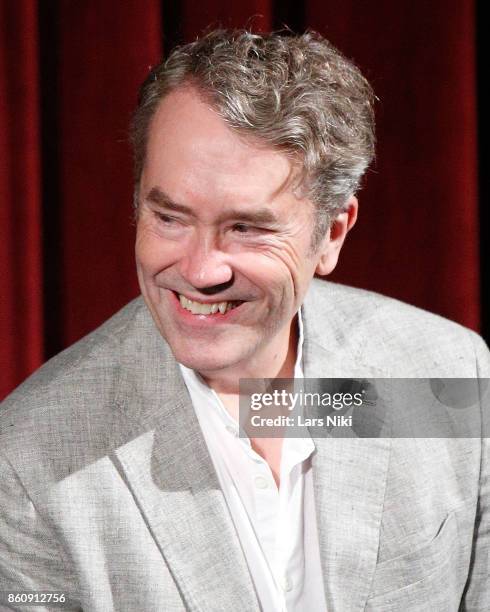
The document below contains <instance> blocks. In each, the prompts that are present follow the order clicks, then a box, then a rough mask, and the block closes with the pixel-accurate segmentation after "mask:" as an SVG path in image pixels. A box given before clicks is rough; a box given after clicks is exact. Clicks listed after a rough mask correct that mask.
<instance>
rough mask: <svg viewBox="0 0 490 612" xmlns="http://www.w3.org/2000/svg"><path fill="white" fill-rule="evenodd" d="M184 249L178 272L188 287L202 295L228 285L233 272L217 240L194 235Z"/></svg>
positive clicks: (207, 236)
mask: <svg viewBox="0 0 490 612" xmlns="http://www.w3.org/2000/svg"><path fill="white" fill-rule="evenodd" d="M185 249H186V252H185V253H184V255H183V257H182V259H181V260H180V270H179V271H180V274H181V276H182V278H183V279H184V280H185V281H186V282H187V283H188V284H189V285H191V286H192V287H194V288H195V289H199V290H201V291H202V292H203V293H207V291H209V290H212V289H213V288H214V287H221V286H229V285H230V283H231V282H232V280H233V270H232V267H231V265H230V264H229V262H228V261H227V254H226V253H224V252H223V251H222V250H220V249H219V246H218V244H217V240H215V239H214V238H213V237H212V236H209V235H202V234H201V235H196V236H195V237H194V238H193V239H192V240H191V241H189V242H188V243H186V245H185Z"/></svg>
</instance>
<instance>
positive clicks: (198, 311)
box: [175, 293, 243, 315]
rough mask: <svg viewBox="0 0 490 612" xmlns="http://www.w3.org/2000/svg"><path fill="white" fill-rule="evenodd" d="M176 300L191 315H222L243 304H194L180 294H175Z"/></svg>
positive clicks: (234, 302) (232, 302) (236, 302)
mask: <svg viewBox="0 0 490 612" xmlns="http://www.w3.org/2000/svg"><path fill="white" fill-rule="evenodd" d="M175 295H176V296H177V299H178V300H179V302H180V305H181V306H182V308H184V309H185V310H188V311H189V312H191V313H192V314H195V315H220V314H221V315H224V314H226V313H227V312H228V311H230V310H233V309H234V308H237V306H240V304H243V300H233V301H228V302H213V303H211V304H210V303H206V304H204V303H202V302H196V301H195V300H190V299H189V298H187V297H186V296H185V295H182V294H181V293H175Z"/></svg>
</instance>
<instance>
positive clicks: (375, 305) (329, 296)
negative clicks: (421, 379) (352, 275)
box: [308, 279, 488, 377]
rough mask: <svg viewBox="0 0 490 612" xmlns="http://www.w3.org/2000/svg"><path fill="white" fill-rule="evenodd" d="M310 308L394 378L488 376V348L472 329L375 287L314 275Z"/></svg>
mask: <svg viewBox="0 0 490 612" xmlns="http://www.w3.org/2000/svg"><path fill="white" fill-rule="evenodd" d="M308 304H309V310H310V311H311V312H313V313H315V317H316V318H317V319H318V318H320V317H321V318H322V319H323V321H324V325H325V322H326V321H330V323H331V325H332V326H333V327H334V329H335V335H336V337H337V338H338V339H339V342H341V343H348V344H350V345H351V346H352V347H354V349H353V350H355V353H356V354H357V355H358V356H359V357H360V358H362V359H364V360H366V361H369V362H370V363H372V364H373V365H375V366H376V367H377V368H379V369H380V370H381V371H385V372H387V374H388V373H389V375H391V376H402V377H405V376H447V377H473V376H477V375H480V376H488V374H487V373H486V372H488V348H487V347H486V345H485V342H484V341H483V340H482V339H481V337H480V336H479V335H478V334H477V333H476V332H474V331H472V330H470V329H468V328H466V327H464V326H462V325H460V324H459V323H456V322H454V321H450V320H448V319H446V318H444V317H442V316H439V315H437V314H434V313H431V312H428V311H425V310H423V309H421V308H418V307H416V306H412V305H410V304H406V303H404V302H401V301H399V300H397V299H394V298H391V297H387V296H383V295H380V294H378V293H375V292H372V291H366V290H364V289H358V288H354V287H348V286H345V285H340V284H337V283H331V282H327V281H323V280H319V279H314V282H313V284H312V287H311V291H310V293H309V294H308Z"/></svg>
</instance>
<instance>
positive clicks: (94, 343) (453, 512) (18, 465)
mask: <svg viewBox="0 0 490 612" xmlns="http://www.w3.org/2000/svg"><path fill="white" fill-rule="evenodd" d="M372 101H373V95H372V92H371V89H370V87H369V85H368V84H367V82H366V81H365V79H364V78H363V77H362V75H361V74H360V73H359V71H358V69H357V68H356V67H355V66H354V65H353V64H352V63H351V62H349V61H348V60H346V59H345V58H344V57H343V56H342V55H341V54H340V53H339V52H338V51H336V50H335V49H334V48H333V47H332V46H331V45H330V44H329V43H328V42H327V41H325V40H324V39H322V38H321V37H320V36H318V35H315V34H311V33H310V34H306V35H304V36H298V37H295V36H281V35H278V34H272V35H263V36H261V35H252V34H250V33H248V32H242V31H239V32H227V31H215V32H211V33H209V34H208V35H206V36H205V37H204V38H202V39H201V40H198V41H196V42H194V43H192V44H190V45H186V46H184V47H182V48H180V49H177V50H176V51H174V53H173V54H172V55H171V56H170V57H169V58H168V60H167V61H166V62H165V63H163V64H161V65H159V66H157V67H156V68H155V69H154V70H153V71H152V73H151V74H150V76H149V77H148V79H147V81H146V82H145V84H144V85H143V88H142V91H141V97H140V101H139V106H138V109H137V111H136V113H135V118H134V122H133V127H132V134H133V143H134V147H135V160H136V190H135V206H136V217H137V239H136V261H137V270H138V278H139V282H140V287H141V292H142V295H143V300H144V301H143V300H142V299H141V298H139V299H137V300H135V301H134V302H132V303H131V304H129V305H128V306H126V307H125V308H124V309H123V310H122V311H121V312H119V313H118V314H117V315H115V316H114V317H113V318H112V319H111V320H110V321H108V322H107V323H106V324H104V325H103V326H102V327H101V328H99V329H98V330H96V331H95V332H94V333H93V334H91V335H90V336H88V337H87V338H85V339H84V340H82V341H81V342H79V343H77V344H76V345H75V346H73V347H71V348H70V349H68V350H67V351H65V352H64V353H62V354H61V355H59V356H58V357H56V358H55V359H53V360H52V361H51V362H49V363H48V364H46V365H45V366H44V367H43V368H41V370H39V372H38V373H37V374H35V375H34V376H33V377H31V378H30V379H29V380H28V381H27V382H26V383H24V384H23V385H22V386H21V387H20V388H19V389H18V390H17V391H16V392H14V393H13V394H12V396H11V397H10V398H9V399H7V400H6V402H5V405H4V407H3V408H2V411H1V446H0V449H1V450H0V453H1V462H2V463H1V470H0V516H1V520H2V526H1V529H0V585H1V586H0V591H1V590H3V591H4V592H5V593H6V592H9V593H12V592H20V591H44V592H46V591H50V592H57V593H63V594H65V595H66V597H67V598H68V599H69V600H70V602H71V603H70V605H71V606H72V608H73V609H83V610H91V611H97V612H98V611H100V612H108V611H110V610H117V611H119V610H138V611H139V610H144V611H145V612H150V611H154V610H155V611H156V610H172V611H173V610H175V611H177V610H202V611H205V612H208V611H214V610H226V611H229V610H230V611H231V610H247V611H248V610H260V609H263V610H265V611H266V612H269V611H275V610H288V611H291V610H294V611H298V610H305V611H306V610H307V611H310V610H313V611H318V612H320V611H324V610H328V611H329V612H351V611H360V610H376V611H377V610H404V611H405V610H407V611H408V610H410V611H415V610H429V609H430V610H441V611H445V612H446V611H451V610H455V611H456V610H458V609H462V610H481V611H483V610H487V609H488V608H489V606H490V591H489V585H488V572H489V549H490V541H489V538H490V523H489V514H490V508H489V503H490V501H489V500H490V490H489V487H490V483H489V478H488V447H487V446H486V445H483V443H482V440H481V439H479V438H478V437H474V438H465V439H444V438H438V439H434V438H428V439H426V438H421V437H420V438H412V439H391V438H389V437H383V438H367V439H355V438H354V439H353V438H344V437H340V438H336V437H335V436H334V435H332V436H328V437H323V438H321V437H320V438H312V437H309V436H308V435H305V437H304V438H287V437H285V438H283V437H269V438H261V437H256V438H250V439H249V438H242V437H239V436H238V435H237V434H238V425H237V420H238V397H239V380H240V379H244V378H290V377H293V376H295V377H296V378H300V377H302V376H305V377H310V378H315V377H323V378H335V377H363V378H365V377H385V378H390V377H405V378H415V377H419V376H424V377H429V376H432V377H438V378H445V377H467V378H476V377H478V376H480V377H483V376H488V372H489V365H488V364H489V360H488V351H487V349H486V347H485V346H484V344H483V342H482V341H481V340H480V339H479V338H478V337H477V336H476V335H475V334H473V333H472V332H470V331H468V330H465V329H463V328H461V327H459V326H458V325H456V324H453V323H450V322H448V321H444V320H443V319H440V318H439V317H436V316H433V315H429V314H427V313H423V312H421V311H418V310H417V309H415V308H412V307H408V306H405V305H403V304H400V303H398V302H395V301H394V300H390V299H387V298H382V297H380V296H377V295H374V294H370V293H367V292H362V291H359V290H355V289H349V288H346V287H341V286H336V285H332V284H327V283H325V282H323V281H319V280H312V279H313V276H314V275H315V274H317V275H319V276H326V275H328V274H329V273H330V272H331V271H332V270H333V269H334V267H335V265H336V263H337V259H338V256H339V252H340V249H341V247H342V244H343V242H344V239H345V237H346V235H347V233H348V231H349V230H350V229H351V228H352V226H353V225H354V223H355V221H356V214H357V199H356V197H355V193H356V191H357V189H358V187H359V184H360V180H361V177H362V175H363V173H364V171H365V169H366V168H367V166H368V164H369V163H370V161H371V159H372V156H373V143H374V136H373V113H372ZM11 599H12V598H11ZM2 605H3V607H2V609H22V603H15V601H13V602H12V601H10V600H8V598H7V596H6V595H4V596H3V600H2Z"/></svg>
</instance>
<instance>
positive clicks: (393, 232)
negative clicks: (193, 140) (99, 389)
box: [0, 0, 480, 398]
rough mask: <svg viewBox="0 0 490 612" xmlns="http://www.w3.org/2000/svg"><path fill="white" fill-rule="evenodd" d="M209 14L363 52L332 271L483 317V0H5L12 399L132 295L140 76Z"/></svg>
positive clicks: (1, 377)
mask: <svg viewBox="0 0 490 612" xmlns="http://www.w3.org/2000/svg"><path fill="white" fill-rule="evenodd" d="M210 24H211V25H213V26H217V25H220V24H221V25H223V26H226V27H230V26H231V27H234V26H236V27H242V26H244V25H249V26H250V27H252V28H254V29H263V30H267V29H270V28H272V27H280V26H282V25H289V26H290V27H291V28H292V29H297V30H303V29H304V28H305V27H311V28H313V29H316V30H318V31H319V32H321V33H322V34H324V35H325V36H326V37H327V38H329V39H330V40H331V41H332V42H333V43H334V44H335V45H337V46H338V47H339V48H340V49H341V50H342V51H343V52H344V53H345V54H346V55H348V56H349V57H352V58H353V59H355V61H356V62H357V63H358V65H359V66H360V67H361V68H362V70H363V72H364V73H365V74H366V75H367V76H368V78H369V79H370V81H371V82H372V84H373V86H374V88H375V90H376V93H377V95H378V97H379V98H380V102H379V104H378V156H377V162H376V165H375V166H374V168H373V169H372V170H371V171H370V172H369V174H368V177H367V179H366V186H365V188H364V189H363V190H362V191H361V193H360V195H359V199H360V217H359V221H358V226H357V227H356V228H355V229H354V230H353V232H352V233H351V235H350V236H349V239H348V242H347V244H346V246H345V247H344V252H343V257H342V258H341V262H340V264H339V267H338V270H337V271H336V272H335V273H334V275H333V276H332V279H333V280H336V281H339V282H344V283H347V284H351V285H355V286H359V287H363V288H367V289H371V290H374V291H379V292H381V293H384V294H387V295H391V296H393V297H397V298H399V299H402V300H404V301H407V302H410V303H412V304H415V305H417V306H420V307H423V308H426V309H428V310H431V311H433V312H437V313H439V314H442V315H443V316H446V317H449V318H451V319H453V320H456V321H458V322H460V323H462V324H464V325H466V326H469V327H471V328H473V329H478V328H479V322H480V312H479V283H480V280H479V262H478V232H479V227H478V199H477V175H476V170H477V159H476V150H477V145H476V101H475V58H474V46H475V43H474V26H475V24H474V6H473V2H472V1H471V0H445V1H444V2H442V0H434V1H433V2H431V3H427V2H422V0H400V1H399V2H397V3H393V2H388V1H387V0H377V2H363V3H361V2H357V1H355V0H342V1H341V0H332V1H330V2H325V1H324V0H322V1H320V0H306V1H305V2H303V3H301V2H299V1H298V2H293V1H287V0H284V1H283V2H279V1H277V2H273V1H272V0H254V1H253V2H248V3H245V2H235V3H231V2H229V1H228V2H224V0H202V1H201V2H200V3H197V4H196V3H195V2H190V0H180V1H179V0H163V1H162V2H161V1H159V0H145V1H142V0H125V1H124V2H120V1H118V0H104V2H100V1H99V0H83V1H82V2H74V1H72V0H58V1H57V2H50V3H42V2H41V0H0V195H1V209H0V210H1V213H0V215H1V217H0V218H1V221H2V224H1V227H2V232H3V237H2V240H0V273H1V279H2V293H1V298H0V346H1V352H0V355H1V357H0V360H1V361H0V398H1V397H3V396H4V395H6V394H7V393H8V392H9V391H10V390H12V389H13V388H14V387H15V386H16V385H17V384H18V383H19V382H21V380H22V379H23V378H25V376H27V375H28V374H29V373H30V372H32V371H33V370H34V369H35V368H36V367H37V366H39V365H40V364H41V363H42V362H43V360H45V359H46V358H47V357H49V356H50V355H51V354H52V353H53V352H54V349H55V348H56V349H57V348H62V347H64V346H68V345H69V344H71V343H72V342H74V341H75V340H77V339H78V338H80V337H81V336H83V335H84V334H86V333H87V332H89V331H90V330H92V329H94V328H95V327H96V326H97V325H99V324H100V323H101V322H102V321H104V320H105V319H106V318H107V317H109V316H110V315H111V314H112V313H113V312H115V311H116V310H117V309H118V308H120V307H121V306H122V305H124V303H126V302H127V301H128V300H129V299H131V298H132V297H134V296H135V295H137V293H138V289H137V283H136V278H135V272H134V261H133V245H132V243H133V237H134V228H133V226H132V222H131V213H132V211H131V206H132V169H131V155H130V149H129V146H128V143H127V125H128V121H129V117H130V114H131V110H132V108H133V107H134V104H135V101H136V94H137V87H138V84H139V83H140V82H141V81H142V79H143V78H144V77H145V75H146V74H147V71H148V68H149V66H151V65H153V64H155V63H156V62H157V61H159V59H160V58H161V56H162V53H163V50H164V49H165V50H168V49H169V48H171V47H172V45H173V44H175V43H177V42H183V41H189V40H192V39H193V38H194V37H195V36H196V35H197V34H198V33H199V32H200V31H202V30H203V29H204V28H206V27H207V26H208V25H210Z"/></svg>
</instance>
